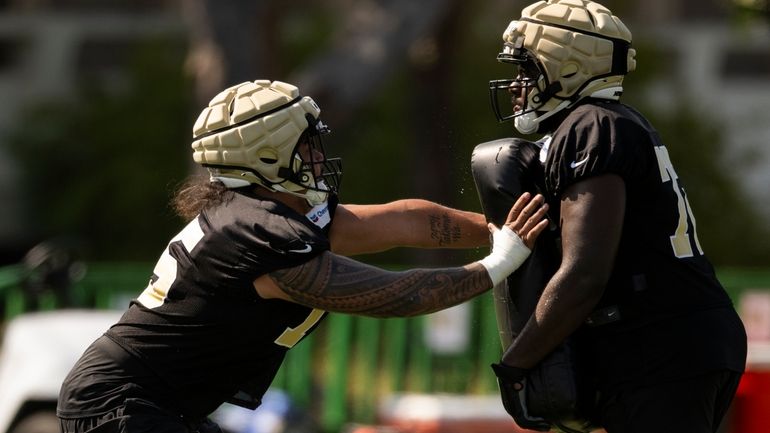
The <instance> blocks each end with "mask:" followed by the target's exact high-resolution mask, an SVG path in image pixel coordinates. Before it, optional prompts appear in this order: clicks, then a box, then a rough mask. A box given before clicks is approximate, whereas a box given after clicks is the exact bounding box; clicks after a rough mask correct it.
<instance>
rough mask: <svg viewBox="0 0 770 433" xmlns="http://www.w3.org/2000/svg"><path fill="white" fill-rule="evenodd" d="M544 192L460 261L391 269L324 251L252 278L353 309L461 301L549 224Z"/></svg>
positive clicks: (265, 286)
mask: <svg viewBox="0 0 770 433" xmlns="http://www.w3.org/2000/svg"><path fill="white" fill-rule="evenodd" d="M547 209H548V206H547V205H544V204H543V197H542V196H537V197H535V198H534V199H532V200H530V196H529V194H524V195H522V197H520V198H519V199H518V200H517V201H516V203H515V204H514V205H513V207H512V208H511V211H510V213H509V214H508V218H507V220H506V223H505V227H504V228H502V229H498V228H496V227H494V226H490V227H489V228H490V230H491V231H492V239H493V242H494V245H493V248H492V252H491V253H490V254H489V255H488V256H486V257H484V258H483V259H482V260H480V261H478V262H474V263H471V264H469V265H466V266H462V267H453V268H442V269H411V270H408V271H403V272H392V271H387V270H383V269H380V268H377V267H374V266H369V265H366V264H364V263H361V262H358V261H355V260H353V259H349V258H346V257H343V256H340V255H337V254H335V253H332V252H329V251H325V252H323V253H322V254H321V255H319V256H318V257H315V258H313V259H311V260H310V261H308V262H306V263H304V264H302V265H299V266H296V267H293V268H287V269H280V270H277V271H274V272H272V273H270V274H269V275H263V276H261V277H259V278H257V279H256V280H255V281H254V287H255V289H256V290H257V293H259V295H260V296H261V297H263V298H278V299H284V300H287V301H292V302H296V303H299V304H303V305H307V306H309V307H314V308H320V309H322V310H326V311H337V312H342V313H350V314H361V315H366V316H373V317H405V316H414V315H418V314H426V313H431V312H434V311H438V310H441V309H444V308H448V307H451V306H453V305H457V304H459V303H462V302H464V301H467V300H468V299H471V298H472V297H474V296H476V295H479V294H481V293H483V292H485V291H486V290H488V289H490V288H491V287H492V286H494V285H495V284H497V283H499V282H501V281H502V280H503V279H505V278H506V277H507V276H508V275H509V274H510V273H511V272H513V271H514V270H515V269H516V268H518V267H519V266H520V265H521V263H522V262H523V261H524V260H525V259H526V257H527V256H528V255H529V248H531V247H532V245H533V244H534V242H535V240H536V239H537V237H538V235H539V234H540V233H541V232H542V231H543V230H544V229H545V227H546V226H547V225H548V221H547V220H546V219H544V216H545V212H546V210H547Z"/></svg>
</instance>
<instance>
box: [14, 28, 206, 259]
mask: <svg viewBox="0 0 770 433" xmlns="http://www.w3.org/2000/svg"><path fill="white" fill-rule="evenodd" d="M181 52H183V50H180V47H179V46H178V44H177V45H176V46H174V45H172V44H171V43H170V42H169V41H160V40H158V41H148V42H146V43H142V44H140V45H139V46H138V47H137V48H136V50H135V51H134V52H133V54H132V55H130V56H129V58H130V62H129V64H128V67H127V76H126V80H125V83H124V84H125V85H124V86H123V87H121V88H119V89H114V88H109V87H105V86H102V85H100V81H99V80H97V79H95V77H89V76H84V77H83V80H82V81H81V82H80V84H79V87H80V89H79V92H78V94H79V97H78V98H77V99H76V100H66V101H51V102H45V103H40V104H38V105H34V106H31V107H30V108H29V109H28V110H27V111H25V112H24V114H23V115H22V120H21V121H20V122H19V123H18V125H19V126H18V127H17V128H16V129H14V130H13V131H11V132H10V135H9V139H8V142H9V145H10V147H11V150H12V151H13V152H14V153H15V154H16V155H17V157H18V160H19V162H20V163H21V164H22V165H23V167H24V170H23V172H24V173H25V178H24V181H23V183H22V185H21V187H22V188H24V189H25V192H26V196H27V198H28V199H29V202H28V207H29V209H31V211H30V212H29V214H30V218H31V219H32V220H33V221H34V224H32V225H33V226H35V227H37V233H36V235H37V236H38V237H39V238H41V239H45V238H48V237H52V236H58V235H62V234H66V235H69V236H74V237H79V238H81V239H82V240H83V243H84V244H85V245H84V248H85V249H86V251H85V252H84V256H85V258H88V259H91V260H94V259H97V260H107V259H114V260H118V259H121V260H126V259H132V260H148V257H152V256H153V255H155V254H157V252H158V251H159V250H160V249H162V245H164V244H165V243H166V242H167V241H168V235H169V233H172V232H173V231H175V230H176V228H177V227H178V226H179V224H180V221H178V220H176V218H175V217H173V214H172V212H171V211H170V209H168V208H166V207H165V203H166V202H167V201H168V199H169V184H170V182H174V181H180V180H181V179H182V178H183V177H184V175H185V173H186V171H187V164H186V161H187V158H186V156H187V147H186V145H184V143H187V142H188V131H189V130H190V128H191V120H190V113H189V107H190V101H189V98H188V97H187V95H189V94H190V91H189V80H188V79H186V78H185V77H184V76H183V74H182V71H181V68H180V64H181V58H180V56H178V55H177V56H173V55H169V53H177V54H179V53H181Z"/></svg>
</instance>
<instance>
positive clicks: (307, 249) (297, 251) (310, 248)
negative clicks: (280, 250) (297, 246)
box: [289, 244, 313, 253]
mask: <svg viewBox="0 0 770 433" xmlns="http://www.w3.org/2000/svg"><path fill="white" fill-rule="evenodd" d="M310 251H313V248H312V247H311V246H310V245H308V244H305V248H302V249H301V250H289V252H290V253H309V252H310Z"/></svg>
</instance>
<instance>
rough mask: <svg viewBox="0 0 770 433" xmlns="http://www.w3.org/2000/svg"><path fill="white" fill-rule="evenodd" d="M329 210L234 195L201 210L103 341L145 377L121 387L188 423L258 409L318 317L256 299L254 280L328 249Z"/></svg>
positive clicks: (302, 309)
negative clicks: (216, 413) (229, 408)
mask: <svg viewBox="0 0 770 433" xmlns="http://www.w3.org/2000/svg"><path fill="white" fill-rule="evenodd" d="M335 207H336V197H333V198H332V199H331V200H330V203H329V204H328V206H326V205H324V206H318V207H316V208H314V209H313V210H312V211H311V212H310V214H308V215H307V216H305V215H300V214H297V213H296V212H295V211H294V210H292V209H290V208H289V207H287V206H285V205H283V204H282V203H280V202H276V201H271V200H264V199H260V198H258V197H255V196H250V195H248V194H243V193H236V194H235V195H234V198H233V199H232V200H230V201H227V202H226V203H224V204H222V205H220V206H216V207H213V208H209V209H206V210H204V211H203V212H202V213H201V214H200V215H199V216H198V217H197V218H195V219H194V220H192V221H191V222H190V223H189V224H188V225H187V226H186V227H185V228H184V229H183V230H182V231H181V232H180V233H179V234H178V235H177V236H176V237H175V238H174V239H172V241H171V242H170V243H169V244H168V247H167V249H166V250H165V251H164V252H163V254H162V255H161V257H160V259H159V260H158V262H157V265H156V266H155V269H154V270H153V275H152V278H151V280H150V282H149V284H148V286H147V288H146V289H145V290H144V292H142V293H141V295H139V297H138V298H137V299H135V300H134V301H132V303H131V306H130V307H129V309H128V310H127V311H126V313H125V314H124V315H123V317H122V318H121V319H120V321H119V322H118V323H117V324H116V325H114V326H113V327H111V328H110V329H109V330H108V331H107V333H106V334H105V335H106V336H107V337H109V338H110V339H111V340H112V341H114V342H115V343H117V344H118V345H119V346H121V347H122V348H123V349H124V350H125V351H127V352H128V353H130V354H131V355H133V357H129V358H130V359H129V361H128V362H132V361H135V363H136V365H134V366H131V368H130V369H129V370H133V371H144V372H145V373H146V374H141V375H142V376H143V377H136V378H131V377H129V378H125V377H121V378H120V381H129V382H130V381H132V380H134V379H135V380H134V381H135V382H136V383H139V384H140V385H141V388H142V390H143V391H142V392H143V394H145V395H149V396H151V397H152V399H153V401H156V402H158V403H160V404H162V405H163V406H165V407H168V408H170V409H172V410H174V411H176V412H178V413H180V414H183V415H185V416H189V417H192V418H198V417H203V416H206V415H208V414H209V413H211V412H212V411H213V410H214V409H216V408H217V407H218V406H219V405H220V404H221V403H222V402H224V401H230V402H232V403H235V404H239V405H242V406H246V407H250V408H255V407H257V406H258V405H259V403H260V399H261V397H262V395H263V393H264V392H265V390H266V389H267V387H268V386H269V385H270V383H271V381H272V380H273V378H274V376H275V374H276V373H277V371H278V368H279V366H280V365H281V363H282V361H283V358H284V355H285V353H286V351H287V350H288V349H290V348H291V347H292V346H294V345H295V344H297V343H298V342H299V341H300V340H301V339H302V338H303V337H304V336H305V335H307V334H308V333H309V332H311V331H312V330H313V329H314V328H315V326H316V325H317V324H318V323H319V321H321V319H323V317H324V316H325V314H326V313H325V312H324V311H321V310H317V309H313V308H308V307H305V306H302V305H299V304H295V303H291V302H286V301H283V300H277V299H263V298H261V297H260V296H259V295H258V294H257V292H256V290H255V288H254V286H253V281H254V280H255V279H256V278H257V277H259V276H261V275H263V274H267V273H270V272H272V271H274V270H277V269H281V268H289V267H294V266H297V265H300V264H302V263H304V262H306V261H308V260H310V259H312V258H314V257H316V256H317V255H318V254H320V253H322V252H323V251H327V250H329V248H330V245H329V239H328V233H327V232H328V229H329V227H330V222H331V219H332V217H333V214H334V211H335ZM322 226H323V227H322ZM131 358H132V359H131ZM82 373H83V372H81V375H82ZM95 373H97V374H101V375H104V376H105V377H104V378H103V380H104V381H106V382H109V381H110V380H111V378H110V375H109V372H104V371H99V372H95ZM138 375H139V374H137V376H138ZM148 376H149V377H150V378H151V380H148ZM69 386H70V387H72V384H70V385H69ZM62 409H63V408H62V407H61V403H60V412H66V410H62Z"/></svg>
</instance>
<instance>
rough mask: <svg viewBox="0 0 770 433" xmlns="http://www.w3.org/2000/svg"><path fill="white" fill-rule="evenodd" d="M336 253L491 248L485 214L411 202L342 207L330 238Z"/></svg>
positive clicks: (401, 201)
mask: <svg viewBox="0 0 770 433" xmlns="http://www.w3.org/2000/svg"><path fill="white" fill-rule="evenodd" d="M329 238H330V240H331V244H332V251H334V252H335V253H337V254H342V255H345V256H351V255H356V254H364V253H375V252H379V251H384V250H387V249H391V248H395V247H416V248H473V247H479V246H485V245H489V230H488V229H487V222H486V219H485V218H484V215H482V214H479V213H475V212H467V211H462V210H458V209H452V208H448V207H446V206H442V205H439V204H437V203H433V202H430V201H427V200H418V199H407V200H398V201H394V202H391V203H387V204H378V205H350V204H346V205H340V206H339V207H338V208H337V212H336V214H335V216H334V222H333V223H332V228H331V233H330V236H329Z"/></svg>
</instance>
